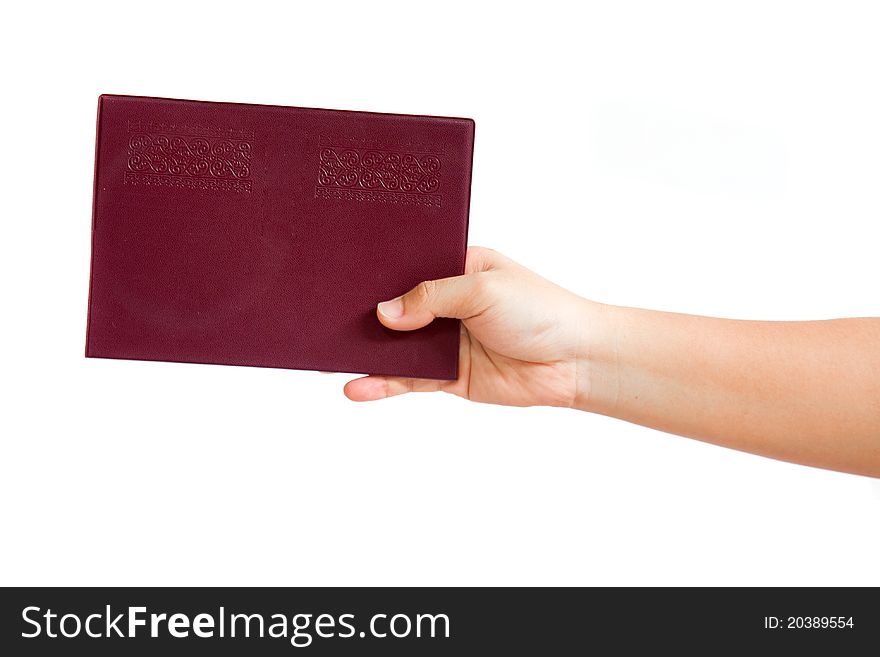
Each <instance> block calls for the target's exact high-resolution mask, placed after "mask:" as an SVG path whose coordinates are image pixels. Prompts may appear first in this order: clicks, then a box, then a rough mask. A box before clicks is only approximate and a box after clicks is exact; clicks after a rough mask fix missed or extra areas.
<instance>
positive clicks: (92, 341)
mask: <svg viewBox="0 0 880 657" xmlns="http://www.w3.org/2000/svg"><path fill="white" fill-rule="evenodd" d="M473 143H474V122H473V121H472V120H470V119H462V118H446V117H432V116H412V115H404V114H379V113H372V112H354V111H339V110H324V109H306V108H299V107H281V106H270V105H248V104H240V103H215V102H202V101H190V100H173V99H165V98H145V97H137V96H117V95H103V96H101V97H100V98H99V100H98V126H97V145H96V150H95V189H94V208H93V220H92V262H91V280H90V290H89V311H88V326H87V331H86V333H87V337H86V356H88V357H98V358H123V359H137V360H160V361H175V362H188V363H214V364H223V365H246V366H258V367H279V368H293V369H308V370H324V371H337V372H361V373H369V374H385V375H398V376H407V377H422V378H433V379H454V378H456V377H457V374H458V349H459V332H460V329H459V323H458V321H457V320H452V319H439V320H435V321H434V322H433V323H432V324H430V325H429V326H427V327H425V328H423V329H419V330H417V331H408V332H397V331H392V330H390V329H387V328H385V327H384V326H382V325H381V324H380V323H379V321H378V320H377V318H376V312H375V308H376V304H377V303H378V302H379V301H383V300H386V299H391V298H393V297H395V296H397V295H400V294H402V293H404V292H406V291H408V290H409V289H410V288H412V287H414V286H415V285H417V284H418V283H419V282H420V281H422V280H428V279H436V278H442V277H447V276H455V275H459V274H461V273H463V271H464V262H465V250H466V244H467V229H468V206H469V201H470V184H471V163H472V157H473Z"/></svg>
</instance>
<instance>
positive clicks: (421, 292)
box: [415, 281, 437, 306]
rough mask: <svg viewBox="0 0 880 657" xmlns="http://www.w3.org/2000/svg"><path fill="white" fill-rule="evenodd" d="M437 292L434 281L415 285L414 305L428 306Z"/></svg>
mask: <svg viewBox="0 0 880 657" xmlns="http://www.w3.org/2000/svg"><path fill="white" fill-rule="evenodd" d="M436 290H437V283H436V281H422V282H421V283H419V284H418V285H416V289H415V300H416V303H417V304H418V305H420V306H425V305H428V304H429V303H430V302H431V300H432V299H433V298H434V294H435V292H436Z"/></svg>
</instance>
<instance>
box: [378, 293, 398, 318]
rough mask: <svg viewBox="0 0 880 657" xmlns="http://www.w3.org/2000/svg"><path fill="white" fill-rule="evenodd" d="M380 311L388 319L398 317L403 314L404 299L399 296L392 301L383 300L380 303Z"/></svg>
mask: <svg viewBox="0 0 880 657" xmlns="http://www.w3.org/2000/svg"><path fill="white" fill-rule="evenodd" d="M379 312H380V313H382V314H383V315H385V317H387V318H388V319H397V318H399V317H402V316H403V299H402V298H401V297H397V298H396V299H392V300H391V301H383V302H382V303H380V304H379Z"/></svg>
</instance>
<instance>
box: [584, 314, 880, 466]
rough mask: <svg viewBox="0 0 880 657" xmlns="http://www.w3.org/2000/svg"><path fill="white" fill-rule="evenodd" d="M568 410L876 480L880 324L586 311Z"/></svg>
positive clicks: (879, 434)
mask: <svg viewBox="0 0 880 657" xmlns="http://www.w3.org/2000/svg"><path fill="white" fill-rule="evenodd" d="M588 312H589V315H590V320H589V326H590V331H589V335H590V337H589V338H588V346H587V348H586V349H585V351H584V353H585V354H586V358H585V361H586V363H585V366H583V367H582V368H580V374H579V376H580V377H581V378H582V379H583V381H582V385H581V386H579V389H580V390H581V393H580V394H579V398H578V406H579V407H581V408H582V409H584V410H589V411H593V412H597V413H602V414H605V415H611V416H614V417H618V418H621V419H624V420H628V421H630V422H635V423H638V424H643V425H646V426H650V427H654V428H657V429H660V430H662V431H668V432H670V433H675V434H680V435H684V436H689V437H692V438H698V439H701V440H706V441H709V442H713V443H716V444H719V445H724V446H727V447H731V448H734V449H740V450H745V451H748V452H754V453H757V454H763V455H765V456H771V457H774V458H778V459H783V460H787V461H793V462H797V463H804V464H807V465H814V466H819V467H825V468H831V469H836V470H843V471H847V472H855V473H859V474H866V475H872V476H880V319H841V320H830V321H816V322H753V321H738V320H726V319H715V318H710V317H698V316H693V315H680V314H673V313H663V312H655V311H649V310H639V309H635V308H621V307H615V306H601V305H595V304H591V305H590V309H589V311H588Z"/></svg>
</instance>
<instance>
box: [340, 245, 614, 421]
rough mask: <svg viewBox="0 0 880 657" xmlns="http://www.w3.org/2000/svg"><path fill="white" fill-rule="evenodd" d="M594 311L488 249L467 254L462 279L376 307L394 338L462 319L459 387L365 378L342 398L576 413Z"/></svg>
mask: <svg viewBox="0 0 880 657" xmlns="http://www.w3.org/2000/svg"><path fill="white" fill-rule="evenodd" d="M597 312H600V309H599V304H595V303H593V302H590V301H587V300H586V299H582V298H580V297H578V296H576V295H574V294H572V293H570V292H568V291H566V290H564V289H562V288H560V287H558V286H556V285H554V284H553V283H550V282H549V281H547V280H544V279H543V278H541V277H540V276H538V275H537V274H535V273H533V272H531V271H529V270H528V269H526V268H525V267H522V266H521V265H518V264H517V263H515V262H513V261H512V260H510V259H508V258H506V257H504V256H503V255H501V254H500V253H497V252H495V251H492V250H490V249H484V248H479V247H471V248H470V249H468V253H467V264H466V266H465V274H464V275H463V276H456V277H453V278H446V279H441V280H436V281H426V282H424V283H421V284H419V285H418V286H417V287H415V288H414V289H412V290H410V291H409V292H407V293H406V294H404V295H403V296H402V297H398V298H396V299H392V300H391V301H384V302H382V303H380V304H379V306H378V308H377V315H378V317H379V321H380V322H382V323H383V324H384V325H385V326H387V327H389V328H392V329H396V330H399V331H412V330H416V329H419V328H421V327H423V326H425V325H427V324H429V323H430V322H431V321H433V320H434V318H435V317H455V318H458V319H461V320H462V334H461V351H460V353H459V377H458V380H456V381H436V380H431V379H407V378H400V377H388V376H366V377H363V378H360V379H355V380H353V381H349V383H348V384H347V385H346V386H345V394H346V396H347V397H348V398H349V399H352V400H355V401H371V400H375V399H382V398H385V397H391V396H394V395H399V394H402V393H405V392H433V391H437V390H441V391H443V392H449V393H452V394H454V395H458V396H460V397H464V398H465V399H470V400H473V401H479V402H486V403H491V404H505V405H508V406H533V405H547V406H577V405H579V403H580V401H581V399H582V398H583V397H584V395H585V394H586V390H585V388H586V387H587V386H585V385H584V381H585V380H586V378H585V374H586V365H587V356H588V349H587V347H586V344H587V343H586V337H587V336H588V335H589V330H590V324H591V322H592V318H593V317H594V315H595V314H596V313H597Z"/></svg>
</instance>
